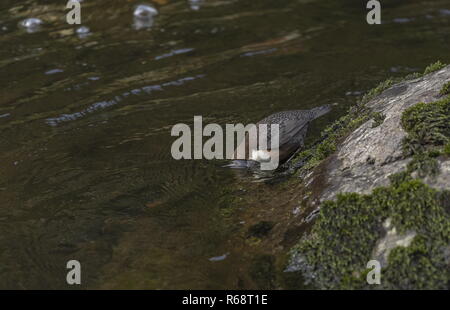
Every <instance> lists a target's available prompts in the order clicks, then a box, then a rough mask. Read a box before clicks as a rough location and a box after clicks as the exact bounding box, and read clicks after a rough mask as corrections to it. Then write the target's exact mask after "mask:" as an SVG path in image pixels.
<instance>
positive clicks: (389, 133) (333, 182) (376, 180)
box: [320, 66, 450, 201]
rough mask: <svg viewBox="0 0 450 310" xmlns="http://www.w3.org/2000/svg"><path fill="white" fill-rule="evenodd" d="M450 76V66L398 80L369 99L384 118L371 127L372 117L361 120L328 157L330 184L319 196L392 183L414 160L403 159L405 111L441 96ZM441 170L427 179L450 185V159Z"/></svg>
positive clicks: (364, 190)
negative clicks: (357, 126) (418, 76)
mask: <svg viewBox="0 0 450 310" xmlns="http://www.w3.org/2000/svg"><path fill="white" fill-rule="evenodd" d="M449 80H450V66H447V67H445V68H443V69H441V70H439V71H437V72H434V73H431V74H429V75H426V76H424V77H421V78H418V79H415V80H409V81H405V82H402V83H400V84H396V85H394V86H392V87H391V88H389V89H387V90H385V91H384V92H383V93H381V94H380V95H379V96H377V97H375V98H374V99H372V100H371V101H369V102H368V103H367V105H368V106H370V107H371V108H372V109H373V110H374V111H376V112H380V113H382V114H384V115H385V119H384V122H383V123H382V124H380V125H379V126H377V127H374V128H372V124H373V120H369V121H367V122H366V123H364V124H362V125H361V126H360V127H359V128H358V129H356V130H355V131H354V132H353V133H352V134H350V135H349V136H348V137H347V138H346V139H345V141H344V142H343V143H342V144H341V145H340V146H339V147H338V151H337V153H336V154H335V155H334V158H333V160H330V161H328V166H327V184H326V186H325V189H324V191H323V192H322V194H321V197H320V200H321V201H324V200H330V199H333V198H334V197H335V196H336V195H337V194H338V193H343V192H357V193H362V194H368V193H370V192H371V191H372V189H374V188H375V187H379V186H386V185H389V178H388V177H389V175H391V174H394V173H397V172H400V171H402V170H404V169H405V168H406V165H407V164H408V162H409V161H410V160H411V159H410V158H408V159H402V148H401V145H402V140H403V138H404V137H405V136H406V132H405V131H404V130H403V128H402V126H401V117H402V113H403V111H405V110H406V109H407V108H409V107H411V106H413V105H415V104H417V103H419V102H433V101H436V100H439V99H440V97H439V91H440V90H441V88H442V86H443V85H444V84H445V82H447V81H449ZM439 164H440V174H439V175H438V176H437V177H434V178H426V179H425V180H424V182H425V183H427V184H428V185H430V186H433V187H435V188H439V189H442V188H448V187H449V184H450V163H449V161H448V160H447V161H442V160H441V161H440V162H439Z"/></svg>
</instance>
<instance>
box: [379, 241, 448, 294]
mask: <svg viewBox="0 0 450 310" xmlns="http://www.w3.org/2000/svg"><path fill="white" fill-rule="evenodd" d="M444 248H445V244H441V243H440V242H429V240H427V239H426V238H424V237H423V236H417V237H416V238H415V239H414V240H413V242H412V243H411V244H410V245H409V246H408V247H397V248H394V249H393V250H392V252H391V253H390V255H389V265H388V266H387V268H386V270H385V272H384V273H383V281H384V282H386V284H385V285H384V287H385V288H388V289H395V288H399V287H400V288H402V289H429V288H433V289H448V284H447V282H448V281H449V272H448V266H447V264H446V258H445V252H444V251H443V249H444ZM405 262H408V263H407V264H405ZM424 274H426V275H428V276H427V277H424V276H423V275H424Z"/></svg>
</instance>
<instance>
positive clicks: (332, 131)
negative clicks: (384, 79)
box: [293, 105, 370, 175]
mask: <svg viewBox="0 0 450 310" xmlns="http://www.w3.org/2000/svg"><path fill="white" fill-rule="evenodd" d="M369 119H370V110H369V109H367V108H365V107H364V106H363V105H356V106H354V107H352V108H350V110H349V111H348V114H347V115H345V116H343V117H341V118H339V119H338V120H337V121H335V122H334V123H333V124H331V125H330V126H328V127H327V128H326V129H325V130H324V131H322V134H321V138H320V139H319V140H318V141H316V142H314V143H313V145H312V146H310V147H308V148H307V149H306V150H305V151H303V152H301V153H299V154H298V155H297V156H296V158H295V159H294V160H293V163H294V165H298V166H301V168H300V169H299V170H298V172H297V174H300V175H301V174H303V173H305V172H306V171H309V170H310V169H312V168H314V167H316V166H317V165H318V164H319V163H320V162H321V161H322V160H323V159H325V158H327V157H328V156H329V155H331V154H332V153H334V152H335V151H336V148H337V143H338V142H339V141H340V140H341V139H343V138H344V137H346V136H347V135H348V134H349V133H351V132H352V131H353V130H355V129H356V128H358V127H359V126H360V125H361V124H363V123H364V122H366V121H367V120H369Z"/></svg>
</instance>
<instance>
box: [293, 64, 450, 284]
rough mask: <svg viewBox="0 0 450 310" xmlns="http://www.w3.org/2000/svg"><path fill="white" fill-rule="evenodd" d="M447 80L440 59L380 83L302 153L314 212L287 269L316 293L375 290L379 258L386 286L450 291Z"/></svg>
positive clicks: (308, 205)
mask: <svg viewBox="0 0 450 310" xmlns="http://www.w3.org/2000/svg"><path fill="white" fill-rule="evenodd" d="M449 80H450V66H446V67H445V66H443V65H442V64H441V63H439V62H438V63H436V64H434V65H431V66H429V67H428V68H427V69H426V70H425V73H424V74H415V75H413V78H412V79H411V78H410V79H405V80H403V81H401V82H399V83H396V84H394V83H393V82H392V80H388V81H386V82H384V83H381V84H380V85H379V86H378V87H377V88H375V89H374V90H372V91H371V92H369V93H368V95H366V96H365V97H364V98H363V102H362V103H360V104H359V105H357V106H356V107H354V108H352V109H351V110H350V111H349V114H348V115H346V116H344V117H343V118H341V119H340V120H338V121H337V122H335V123H334V124H332V125H330V126H329V127H328V128H327V129H326V130H324V132H323V134H322V136H323V137H324V138H323V139H322V141H318V142H317V143H315V144H313V145H312V146H311V147H310V149H307V150H306V151H305V152H303V153H302V154H299V155H298V158H297V159H299V160H300V162H302V163H303V166H301V167H300V170H299V171H298V175H299V176H301V177H302V178H303V180H302V181H303V186H304V189H303V191H304V192H305V193H306V192H308V193H312V194H311V195H310V197H309V199H308V202H307V203H306V206H305V209H313V210H314V211H313V212H312V213H310V216H308V217H307V218H306V219H304V220H303V223H308V222H311V223H312V228H311V230H310V232H308V233H307V234H304V235H303V236H301V238H300V240H299V242H298V244H297V245H296V246H294V247H293V248H292V250H291V252H290V253H291V256H290V262H289V264H288V266H287V268H286V269H285V271H291V272H292V271H300V272H301V273H302V277H304V278H305V281H306V283H311V284H312V285H313V286H315V287H318V288H334V289H342V288H357V289H362V288H365V289H367V288H374V287H372V286H370V285H369V284H368V283H367V281H366V279H365V274H366V271H367V270H366V265H367V262H368V261H369V260H374V259H375V260H378V261H379V262H380V264H381V267H382V270H381V272H382V279H383V280H382V283H381V285H380V286H378V288H385V289H393V288H394V289H419V288H420V289H423V288H426V289H448V288H449V283H450V269H449V268H448V266H449V261H450V259H449V257H450V255H449V253H450V250H449V249H450V204H449V202H448V201H449V200H450V190H449V189H450V96H449V94H448V92H447V91H444V89H445V87H444V85H447V84H448V81H449ZM383 90H384V91H383ZM294 161H295V159H294ZM316 201H319V202H320V203H319V204H318V205H317V206H316V205H315V203H314V202H316ZM316 215H319V216H316Z"/></svg>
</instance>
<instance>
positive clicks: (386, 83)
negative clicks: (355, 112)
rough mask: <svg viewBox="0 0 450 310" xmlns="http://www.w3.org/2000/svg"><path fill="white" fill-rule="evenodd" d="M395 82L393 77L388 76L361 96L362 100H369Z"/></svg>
mask: <svg viewBox="0 0 450 310" xmlns="http://www.w3.org/2000/svg"><path fill="white" fill-rule="evenodd" d="M395 82H396V81H395V80H394V79H393V78H389V79H387V80H386V81H384V82H381V83H380V84H378V86H377V87H375V88H373V89H371V90H370V91H369V92H367V93H366V94H365V95H364V96H363V98H362V102H369V101H370V100H371V99H373V98H375V96H377V95H379V94H381V93H382V92H383V91H384V90H386V89H388V88H389V87H391V86H392V85H394V83H395Z"/></svg>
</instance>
